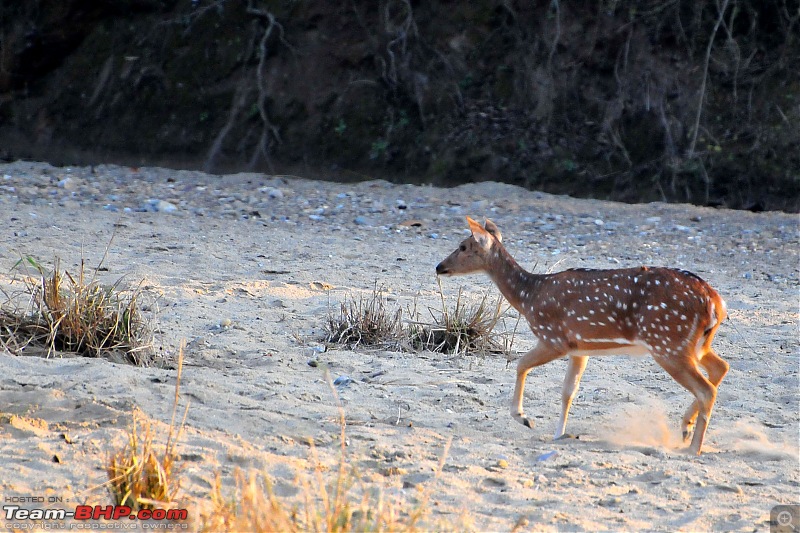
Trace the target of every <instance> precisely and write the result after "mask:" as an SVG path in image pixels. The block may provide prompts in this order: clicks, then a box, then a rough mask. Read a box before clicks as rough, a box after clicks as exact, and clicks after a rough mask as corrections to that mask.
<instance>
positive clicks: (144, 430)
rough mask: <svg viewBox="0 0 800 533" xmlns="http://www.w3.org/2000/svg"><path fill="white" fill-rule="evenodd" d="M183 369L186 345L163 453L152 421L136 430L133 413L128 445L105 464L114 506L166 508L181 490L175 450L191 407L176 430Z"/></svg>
mask: <svg viewBox="0 0 800 533" xmlns="http://www.w3.org/2000/svg"><path fill="white" fill-rule="evenodd" d="M182 370H183V346H181V349H180V351H179V355H178V375H177V379H176V382H175V398H174V403H173V407H172V420H171V421H170V425H169V433H168V435H167V441H166V444H165V445H164V450H163V453H161V454H159V453H158V452H157V451H156V448H155V444H154V442H153V426H152V423H151V422H150V420H148V419H146V418H142V419H141V422H139V424H140V425H141V429H138V428H137V420H138V419H139V418H140V416H141V415H140V414H139V413H138V412H137V411H134V413H133V421H132V423H131V429H130V430H129V432H128V442H127V443H126V444H125V446H124V447H123V448H122V449H120V450H117V451H116V452H113V453H110V454H109V457H108V460H107V462H106V474H107V475H108V481H107V482H106V487H107V488H108V493H109V495H110V496H111V499H112V501H113V502H114V504H115V505H127V506H129V507H131V509H132V510H133V511H138V510H139V509H156V508H161V509H163V508H167V507H169V504H170V503H171V502H173V501H174V500H175V497H176V495H177V494H178V490H180V478H179V477H178V475H177V471H178V469H179V468H178V464H177V460H178V454H177V452H176V450H175V447H176V445H177V442H178V440H179V439H180V433H181V430H182V429H183V427H184V424H185V421H186V414H187V413H188V411H189V406H188V405H187V406H186V412H185V413H184V418H183V422H182V423H181V425H180V428H178V429H176V426H175V415H176V413H177V408H178V396H179V392H180V384H181V374H182Z"/></svg>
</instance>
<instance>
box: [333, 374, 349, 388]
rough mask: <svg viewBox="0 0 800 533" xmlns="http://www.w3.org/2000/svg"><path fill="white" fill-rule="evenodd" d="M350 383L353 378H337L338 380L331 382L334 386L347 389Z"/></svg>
mask: <svg viewBox="0 0 800 533" xmlns="http://www.w3.org/2000/svg"><path fill="white" fill-rule="evenodd" d="M351 383H353V378H351V377H350V376H339V377H338V378H336V379H334V380H333V384H334V385H336V386H337V387H342V388H344V387H347V386H348V385H350V384H351Z"/></svg>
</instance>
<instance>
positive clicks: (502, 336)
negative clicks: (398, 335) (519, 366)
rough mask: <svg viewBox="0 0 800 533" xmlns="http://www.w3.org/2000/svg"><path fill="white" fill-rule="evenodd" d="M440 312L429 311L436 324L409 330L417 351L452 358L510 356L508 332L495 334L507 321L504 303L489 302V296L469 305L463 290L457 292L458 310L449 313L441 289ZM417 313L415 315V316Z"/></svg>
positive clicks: (414, 324)
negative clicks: (464, 356) (503, 354)
mask: <svg viewBox="0 0 800 533" xmlns="http://www.w3.org/2000/svg"><path fill="white" fill-rule="evenodd" d="M439 295H440V297H441V299H442V308H441V310H434V309H430V308H429V309H428V311H429V312H430V314H431V317H432V320H433V322H430V323H428V322H422V321H419V320H417V321H413V322H412V323H411V325H410V328H409V335H410V340H411V345H412V346H413V347H414V348H416V349H418V350H430V351H432V352H440V353H446V354H451V355H466V354H487V353H507V352H508V351H509V350H510V348H511V344H512V343H513V333H512V335H511V337H510V340H509V336H508V334H507V333H505V332H501V333H498V332H495V328H496V327H497V325H498V323H500V322H501V320H503V319H504V318H505V314H506V311H507V309H506V310H504V309H503V300H502V299H501V298H499V297H498V298H497V299H496V300H495V301H494V302H490V300H489V295H488V293H487V294H485V295H484V296H483V298H481V299H480V300H479V301H478V302H477V303H469V302H467V301H466V299H465V298H464V294H463V290H462V289H459V290H458V296H457V297H456V303H455V307H453V308H452V309H448V307H447V304H446V302H445V297H444V293H443V292H442V286H441V284H439ZM416 314H417V313H416V311H415V312H414V313H412V315H416Z"/></svg>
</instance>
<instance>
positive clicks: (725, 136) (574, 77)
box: [0, 0, 800, 211]
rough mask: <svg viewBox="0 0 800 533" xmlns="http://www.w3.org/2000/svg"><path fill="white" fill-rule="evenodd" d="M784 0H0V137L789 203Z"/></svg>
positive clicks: (276, 166) (181, 156)
mask: <svg viewBox="0 0 800 533" xmlns="http://www.w3.org/2000/svg"><path fill="white" fill-rule="evenodd" d="M798 35H800V8H798V5H797V2H796V1H791V0H764V1H761V0H698V1H686V0H657V1H653V0H601V1H597V2H581V1H577V0H576V1H563V0H546V1H525V2H523V1H511V0H506V1H501V0H486V1H475V2H445V1H433V2H422V1H411V0H378V1H372V0H369V1H367V0H345V1H342V2H322V1H305V2H298V1H290V0H284V1H266V0H118V1H115V2H108V1H95V0H30V1H25V2H3V3H2V5H0V157H2V158H5V159H14V158H36V159H45V160H48V161H51V162H53V163H56V164H68V163H71V164H77V163H84V164H86V163H94V162H100V161H104V162H124V163H128V164H132V165H136V164H162V165H167V166H176V167H194V168H204V169H206V170H208V171H212V172H222V171H230V170H245V169H256V170H263V171H269V172H294V173H297V174H301V175H304V176H309V177H320V178H327V179H336V180H352V179H362V178H365V177H384V178H389V179H392V180H396V181H410V182H416V183H433V184H436V185H454V184H458V183H463V182H470V181H480V180H499V181H506V182H510V183H515V184H519V185H523V186H525V187H529V188H534V189H540V190H545V191H549V192H555V193H567V194H572V195H575V196H583V197H597V198H609V199H616V200H622V201H653V200H667V201H680V202H693V203H697V204H705V205H724V206H728V207H734V208H749V209H754V210H759V209H784V210H791V211H797V210H798V209H800V198H799V196H800V195H798V190H800V74H798V73H799V72H800V45H799V44H798Z"/></svg>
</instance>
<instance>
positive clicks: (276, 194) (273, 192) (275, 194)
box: [262, 187, 283, 200]
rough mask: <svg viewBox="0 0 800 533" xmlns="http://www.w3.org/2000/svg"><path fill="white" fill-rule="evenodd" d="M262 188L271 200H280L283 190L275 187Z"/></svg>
mask: <svg viewBox="0 0 800 533" xmlns="http://www.w3.org/2000/svg"><path fill="white" fill-rule="evenodd" d="M262 190H263V192H265V193H267V196H269V197H270V198H272V199H273V200H280V199H281V198H283V191H282V190H280V189H278V188H276V187H265V188H264V189H262Z"/></svg>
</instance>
